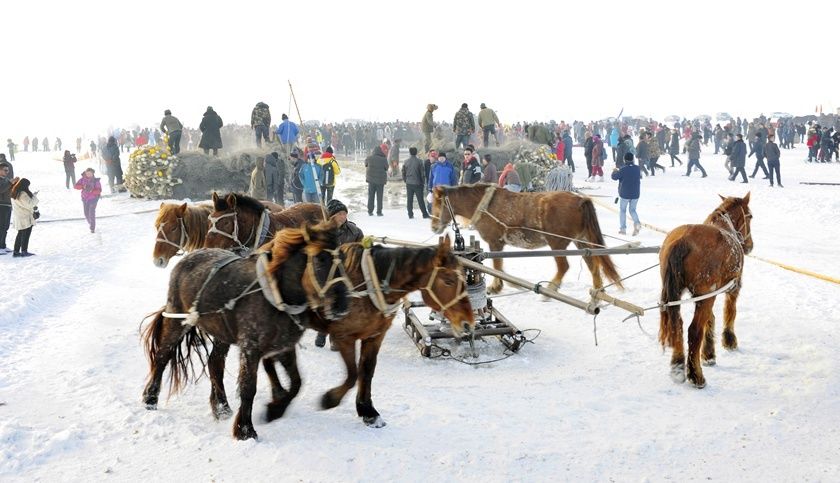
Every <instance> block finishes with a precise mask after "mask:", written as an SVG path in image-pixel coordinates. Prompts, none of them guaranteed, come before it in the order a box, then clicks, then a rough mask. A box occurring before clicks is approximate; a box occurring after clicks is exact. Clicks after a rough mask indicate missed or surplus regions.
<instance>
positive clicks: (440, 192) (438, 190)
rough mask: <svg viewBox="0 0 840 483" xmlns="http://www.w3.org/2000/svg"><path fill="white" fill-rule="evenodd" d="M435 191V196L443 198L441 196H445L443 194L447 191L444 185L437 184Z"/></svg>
mask: <svg viewBox="0 0 840 483" xmlns="http://www.w3.org/2000/svg"><path fill="white" fill-rule="evenodd" d="M433 192H434V194H435V195H434V196H435V198H441V197H443V195H444V193H445V192H444V190H443V186H435V189H434V190H433Z"/></svg>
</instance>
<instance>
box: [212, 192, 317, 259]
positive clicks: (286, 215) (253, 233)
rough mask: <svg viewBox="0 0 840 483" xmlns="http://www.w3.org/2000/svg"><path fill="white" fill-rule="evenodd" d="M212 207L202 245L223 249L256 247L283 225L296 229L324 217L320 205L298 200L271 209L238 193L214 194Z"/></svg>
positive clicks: (240, 250) (247, 249) (238, 249)
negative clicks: (283, 207) (221, 195)
mask: <svg viewBox="0 0 840 483" xmlns="http://www.w3.org/2000/svg"><path fill="white" fill-rule="evenodd" d="M213 210H214V211H213V212H212V213H211V214H210V216H209V220H210V228H209V230H208V231H207V236H206V238H205V240H204V247H205V248H224V249H227V250H232V251H234V252H236V253H242V252H248V251H250V250H255V249H257V248H258V247H259V246H261V245H262V244H263V243H265V242H267V241H270V240H271V238H273V237H274V234H275V233H277V232H279V231H280V230H282V229H283V228H298V227H299V226H301V225H302V224H303V223H305V222H309V223H317V222H319V221H322V220H323V219H324V212H323V211H322V210H321V205H319V204H317V203H298V204H296V205H294V206H292V207H290V208H287V209H285V210H282V211H277V212H274V211H269V210H268V209H266V207H265V205H264V204H263V203H262V202H261V201H258V200H256V199H254V198H251V197H250V196H246V195H243V194H240V193H230V194H228V195H227V196H225V197H220V196H218V195H217V194H216V193H213Z"/></svg>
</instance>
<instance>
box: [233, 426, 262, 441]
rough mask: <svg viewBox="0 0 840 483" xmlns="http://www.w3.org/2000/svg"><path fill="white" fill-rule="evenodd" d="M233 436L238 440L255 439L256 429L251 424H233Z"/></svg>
mask: <svg viewBox="0 0 840 483" xmlns="http://www.w3.org/2000/svg"><path fill="white" fill-rule="evenodd" d="M233 437H234V438H236V439H238V440H239V441H246V440H249V439H257V431H256V430H255V429H254V427H253V426H247V427H243V426H234V427H233Z"/></svg>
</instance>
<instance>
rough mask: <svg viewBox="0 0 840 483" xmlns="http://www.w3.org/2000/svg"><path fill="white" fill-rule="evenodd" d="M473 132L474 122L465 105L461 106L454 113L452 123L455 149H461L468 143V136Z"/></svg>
mask: <svg viewBox="0 0 840 483" xmlns="http://www.w3.org/2000/svg"><path fill="white" fill-rule="evenodd" d="M474 131H475V120H474V118H473V115H472V113H471V112H470V110H469V108H468V107H467V103H466V102H465V103H463V104H461V108H460V109H458V112H456V113H455V119H454V120H453V121H452V132H454V133H455V149H463V148H466V147H467V144H469V143H470V135H472V133H473V132H474Z"/></svg>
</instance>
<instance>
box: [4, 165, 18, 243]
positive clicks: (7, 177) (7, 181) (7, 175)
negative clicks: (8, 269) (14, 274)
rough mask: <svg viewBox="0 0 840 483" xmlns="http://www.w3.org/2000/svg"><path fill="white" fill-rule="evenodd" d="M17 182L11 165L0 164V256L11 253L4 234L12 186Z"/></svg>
mask: <svg viewBox="0 0 840 483" xmlns="http://www.w3.org/2000/svg"><path fill="white" fill-rule="evenodd" d="M17 181H18V180H17V178H15V177H14V173H12V165H11V164H9V163H6V162H0V255H5V254H6V253H8V252H10V251H11V250H9V249H8V248H6V234H7V233H8V231H9V223H10V222H11V220H12V195H11V192H12V186H14V184H15V183H17Z"/></svg>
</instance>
